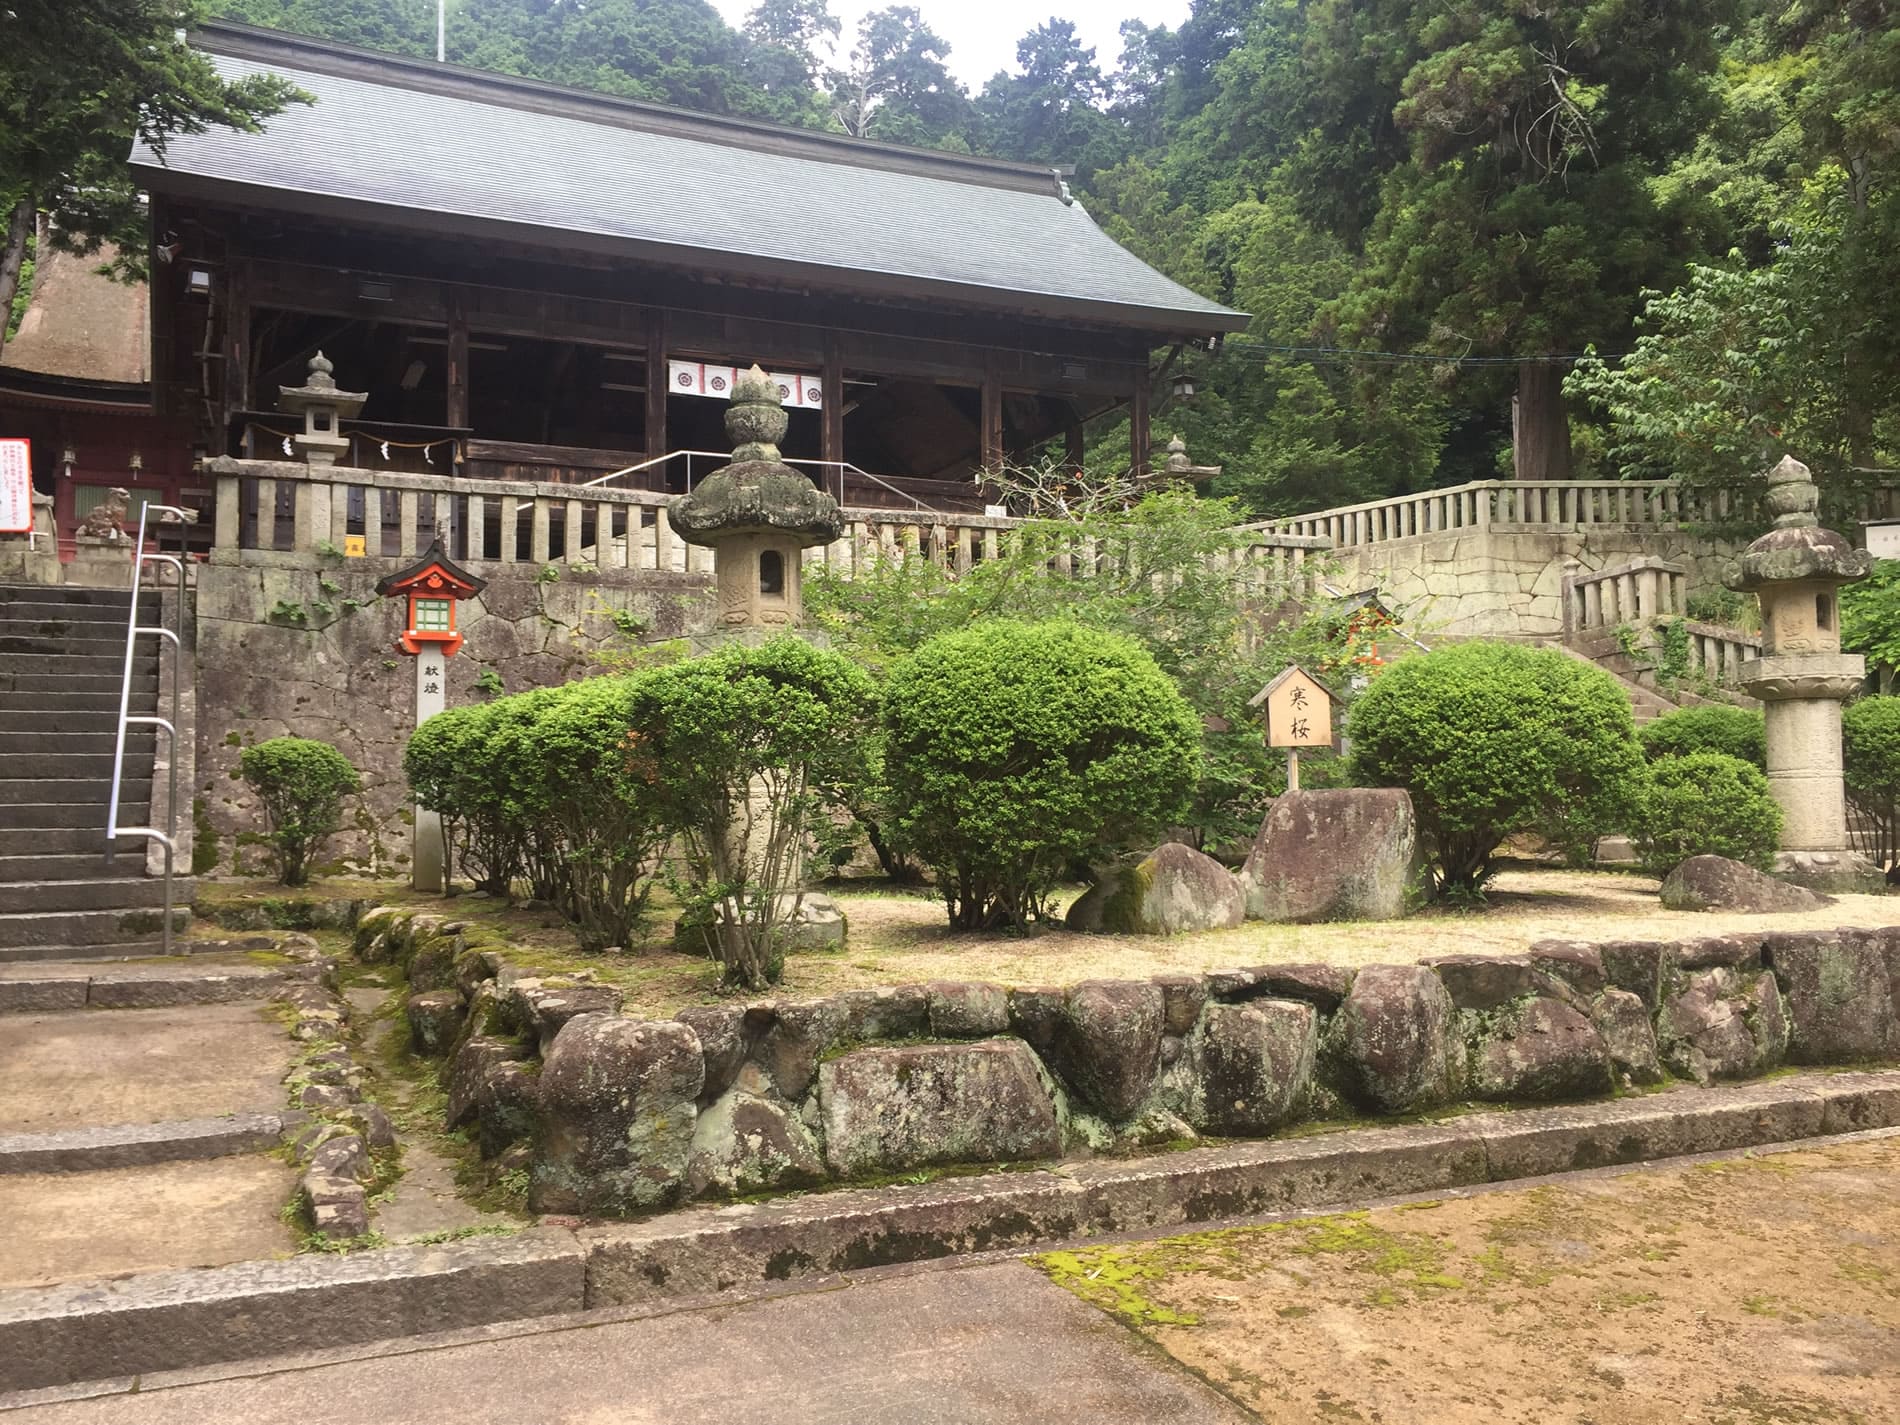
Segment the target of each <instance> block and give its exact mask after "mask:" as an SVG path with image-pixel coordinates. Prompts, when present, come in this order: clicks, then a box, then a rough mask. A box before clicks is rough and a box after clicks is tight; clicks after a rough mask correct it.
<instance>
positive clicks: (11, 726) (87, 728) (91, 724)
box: [0, 693, 158, 751]
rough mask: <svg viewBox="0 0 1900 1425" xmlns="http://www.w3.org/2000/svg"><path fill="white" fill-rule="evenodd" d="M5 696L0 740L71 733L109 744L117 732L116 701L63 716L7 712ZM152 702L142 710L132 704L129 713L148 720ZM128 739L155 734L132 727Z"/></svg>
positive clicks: (1, 702)
mask: <svg viewBox="0 0 1900 1425" xmlns="http://www.w3.org/2000/svg"><path fill="white" fill-rule="evenodd" d="M7 696H8V695H7V694H5V693H0V736H8V735H16V734H18V735H27V734H31V735H36V736H44V735H47V734H52V735H54V736H60V735H64V734H68V733H70V734H73V735H76V736H80V735H83V736H89V737H105V738H106V739H108V741H109V740H110V739H111V738H112V737H114V736H115V735H116V734H117V733H118V730H119V704H118V703H117V701H116V700H106V699H101V700H100V705H99V706H98V707H96V708H93V709H92V710H90V711H78V710H73V709H67V710H65V711H62V712H47V711H44V710H33V709H26V708H8V707H7V706H6V698H7ZM18 696H21V697H27V696H33V697H38V696H40V695H39V694H32V695H28V694H19V695H18ZM155 702H156V699H150V698H148V699H146V700H145V705H144V706H143V707H141V706H140V705H139V704H138V703H137V702H136V701H135V702H134V703H133V705H132V707H131V708H130V709H128V711H130V712H134V713H137V714H139V715H141V716H147V717H149V716H150V715H151V713H152V710H153V705H154V704H155ZM128 735H129V736H132V737H147V738H150V737H156V736H157V735H158V734H157V730H156V729H155V728H153V727H151V726H150V725H149V724H146V725H143V726H139V725H135V726H134V727H132V728H131V729H130V731H129V734H128ZM107 750H108V751H110V750H111V749H110V747H108V748H107Z"/></svg>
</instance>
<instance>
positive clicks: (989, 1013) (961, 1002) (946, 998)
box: [928, 980, 1009, 1039]
mask: <svg viewBox="0 0 1900 1425" xmlns="http://www.w3.org/2000/svg"><path fill="white" fill-rule="evenodd" d="M928 994H929V1006H930V1032H931V1034H932V1036H934V1037H935V1038H938V1039H987V1038H988V1037H989V1036H990V1035H992V1034H1001V1033H1002V1032H1003V1031H1004V1030H1006V1029H1008V1028H1009V992H1008V991H1007V990H1005V989H1004V988H1003V987H1002V986H1001V985H991V984H982V983H975V982H970V981H964V980H942V981H939V982H938V983H936V984H934V985H931V986H930V987H929V989H928Z"/></svg>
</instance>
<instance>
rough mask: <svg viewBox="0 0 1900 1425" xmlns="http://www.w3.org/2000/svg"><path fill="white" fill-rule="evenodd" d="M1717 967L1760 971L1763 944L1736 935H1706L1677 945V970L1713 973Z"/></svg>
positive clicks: (1757, 940)
mask: <svg viewBox="0 0 1900 1425" xmlns="http://www.w3.org/2000/svg"><path fill="white" fill-rule="evenodd" d="M1718 965H1726V966H1727V967H1728V968H1729V969H1731V970H1759V969H1760V968H1761V941H1760V940H1759V939H1743V938H1742V937H1740V936H1737V935H1703V936H1698V937H1697V938H1696V939H1694V940H1681V941H1678V942H1677V943H1676V968H1677V969H1678V970H1713V969H1715V968H1716V966H1718Z"/></svg>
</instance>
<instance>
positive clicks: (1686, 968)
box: [356, 909, 1900, 1217]
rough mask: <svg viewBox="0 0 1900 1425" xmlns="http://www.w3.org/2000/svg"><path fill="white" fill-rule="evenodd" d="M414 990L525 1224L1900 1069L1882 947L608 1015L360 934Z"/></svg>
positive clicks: (386, 933) (1227, 975)
mask: <svg viewBox="0 0 1900 1425" xmlns="http://www.w3.org/2000/svg"><path fill="white" fill-rule="evenodd" d="M356 945H357V952H358V954H359V955H361V956H363V957H364V958H366V959H369V960H394V961H396V962H398V963H401V964H403V965H405V966H406V967H407V973H408V978H409V981H410V984H411V987H412V989H413V990H414V991H415V993H414V994H413V995H412V996H411V998H410V1001H409V1018H410V1024H411V1029H412V1034H413V1038H414V1041H415V1043H416V1045H417V1047H418V1048H419V1049H421V1050H424V1051H426V1052H432V1053H437V1054H440V1055H442V1056H443V1057H444V1060H445V1065H444V1074H445V1077H446V1082H447V1086H448V1093H449V1109H448V1118H449V1126H451V1127H458V1126H463V1125H468V1124H473V1125H476V1126H477V1127H478V1130H479V1134H480V1140H481V1145H482V1152H483V1154H484V1155H485V1156H491V1157H494V1156H502V1155H512V1158H511V1159H510V1161H514V1162H516V1163H518V1164H521V1165H524V1166H527V1167H528V1168H529V1170H530V1171H531V1174H532V1190H531V1197H530V1201H531V1204H532V1205H533V1206H534V1207H535V1208H536V1209H537V1210H539V1211H544V1212H572V1213H584V1214H588V1215H593V1216H604V1217H614V1216H625V1215H628V1214H633V1213H639V1212H644V1211H650V1210H653V1209H655V1208H660V1207H664V1206H667V1205H670V1204H673V1203H676V1202H680V1201H684V1200H686V1199H689V1198H694V1197H720V1196H730V1195H734V1194H747V1193H757V1192H768V1191H775V1190H790V1189H794V1188H800V1187H809V1186H812V1185H815V1184H819V1183H824V1182H830V1181H847V1180H865V1179H875V1178H878V1177H883V1176H889V1175H894V1174H909V1173H914V1172H917V1171H920V1170H928V1169H931V1168H936V1167H941V1166H944V1165H947V1164H955V1163H1002V1162H1023V1161H1035V1160H1047V1159H1053V1158H1058V1157H1062V1156H1065V1155H1068V1154H1073V1153H1082V1152H1094V1151H1114V1150H1123V1149H1135V1148H1141V1147H1154V1146H1159V1145H1164V1144H1180V1143H1187V1142H1192V1141H1195V1140H1197V1139H1201V1138H1207V1137H1217V1138H1232V1137H1268V1136H1272V1135H1273V1134H1275V1133H1277V1132H1279V1131H1280V1130H1282V1129H1284V1128H1286V1127H1287V1126H1289V1125H1291V1124H1294V1123H1297V1122H1300V1121H1302V1120H1309V1119H1336V1118H1341V1117H1346V1116H1350V1115H1360V1114H1366V1115H1380V1114H1413V1113H1417V1112H1420V1111H1423V1110H1429V1109H1433V1108H1436V1107H1440V1106H1442V1105H1445V1104H1449V1103H1454V1102H1460V1101H1466V1100H1478V1101H1486V1102H1496V1103H1552V1102H1564V1101H1574V1100H1581V1099H1590V1098H1599V1097H1603V1096H1606V1095H1609V1094H1612V1093H1614V1092H1618V1091H1623V1090H1630V1089H1635V1088H1639V1087H1642V1086H1646V1085H1651V1084H1657V1083H1661V1082H1664V1081H1665V1080H1667V1079H1669V1078H1671V1077H1674V1078H1679V1079H1683V1080H1692V1081H1694V1082H1696V1083H1701V1084H1707V1083H1709V1082H1711V1081H1715V1080H1724V1079H1739V1078H1747V1077H1751V1076H1754V1075H1759V1074H1763V1073H1766V1072H1768V1071H1769V1070H1771V1069H1774V1068H1776V1067H1778V1066H1780V1065H1781V1064H1783V1063H1797V1064H1848V1063H1860V1062H1869V1061H1878V1060H1887V1059H1895V1058H1900V927H1896V928H1888V929H1880V930H1841V931H1825V932H1789V933H1772V934H1761V935H1756V936H1749V937H1715V938H1704V939H1697V940H1686V941H1679V942H1661V941H1612V942H1608V943H1604V944H1585V943H1581V942H1571V941H1560V940H1552V941H1541V942H1539V943H1537V944H1535V945H1533V946H1531V947H1530V949H1529V950H1528V951H1527V952H1526V953H1525V954H1523V955H1521V956H1504V957H1482V956H1449V957H1445V958H1441V959H1437V960H1433V961H1427V962H1425V963H1422V964H1413V965H1372V966H1366V967H1364V968H1361V969H1358V970H1356V971H1355V970H1349V969H1345V968H1342V967H1339V966H1331V965H1317V964H1304V965H1264V966H1256V967H1251V968H1244V969H1236V970H1225V971H1216V972H1212V973H1209V974H1203V975H1189V974H1181V975H1167V976H1161V977H1157V978H1155V979H1152V980H1118V981H1103V980H1094V981H1085V982H1083V983H1080V984H1075V985H1070V986H1065V987H1053V986H1052V987H1041V988H1038V987H1017V988H1009V989H1005V988H1003V987H1001V986H998V985H991V984H971V983H964V982H940V983H933V984H921V985H900V986H895V987H885V988H879V989H867V990H854V991H849V992H846V993H843V994H839V995H834V996H831V997H829V998H826V999H820V1000H810V1001H797V1002H793V1001H782V1000H759V1001H755V1002H752V1003H748V1004H722V1005H709V1006H698V1007H694V1008H691V1009H687V1010H683V1011H682V1012H681V1013H680V1014H678V1015H677V1016H675V1017H674V1018H673V1019H671V1020H664V1021H656V1020H639V1019H633V1018H629V1017H626V1016H624V1015H622V1014H621V1013H620V1008H621V994H620V992H619V991H618V990H617V989H615V988H613V987H611V986H608V985H604V984H600V983H596V982H593V981H592V980H590V979H588V978H586V977H581V978H573V979H561V980H555V979H545V978H537V977H534V976H530V975H526V974H523V973H522V972H521V971H520V970H519V969H517V968H515V967H513V966H511V965H510V964H509V962H508V954H507V950H506V947H505V946H500V945H496V944H493V943H491V942H486V941H484V940H483V938H482V936H481V935H480V934H474V933H471V932H469V931H468V930H466V929H465V928H463V927H461V926H459V925H456V924H454V923H450V922H445V921H444V920H443V918H442V917H439V916H428V915H421V916H418V915H415V914H414V913H411V912H406V911H398V910H394V909H379V910H374V911H371V912H369V913H367V914H366V915H365V916H364V917H363V919H362V920H361V922H360V923H359V925H358V928H357V935H356Z"/></svg>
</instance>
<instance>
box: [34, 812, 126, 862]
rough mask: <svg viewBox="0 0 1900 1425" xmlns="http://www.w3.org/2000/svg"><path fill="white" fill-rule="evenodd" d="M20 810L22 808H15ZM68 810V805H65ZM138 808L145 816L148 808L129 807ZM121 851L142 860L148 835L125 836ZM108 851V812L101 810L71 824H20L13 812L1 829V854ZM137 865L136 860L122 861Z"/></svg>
mask: <svg viewBox="0 0 1900 1425" xmlns="http://www.w3.org/2000/svg"><path fill="white" fill-rule="evenodd" d="M13 810H14V811H17V810H18V808H17V807H16V808H14V809H13ZM62 810H64V808H62ZM126 810H127V811H131V810H137V811H138V813H139V814H140V815H141V816H143V815H144V814H145V808H144V807H138V808H126ZM118 851H119V854H120V855H121V856H135V857H138V858H140V859H141V862H142V859H143V857H144V855H145V838H144V837H142V836H121V837H120V838H119V845H118ZM105 852H106V832H105V814H104V812H103V810H101V811H99V812H98V813H97V815H96V818H95V819H94V820H93V821H88V822H84V823H77V824H73V825H68V826H60V827H49V826H19V825H16V824H15V822H14V818H13V816H12V812H9V814H8V819H7V822H6V825H5V827H4V829H0V856H95V857H100V858H103V857H104V856H105ZM122 864H133V863H122Z"/></svg>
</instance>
